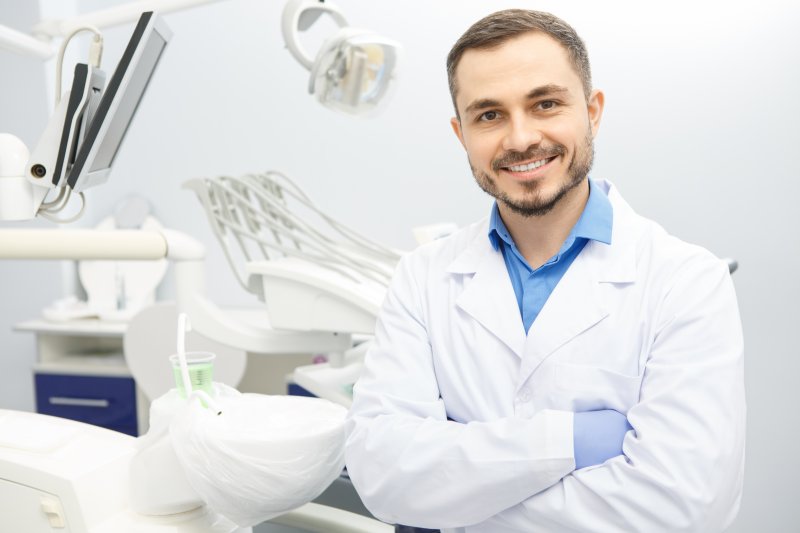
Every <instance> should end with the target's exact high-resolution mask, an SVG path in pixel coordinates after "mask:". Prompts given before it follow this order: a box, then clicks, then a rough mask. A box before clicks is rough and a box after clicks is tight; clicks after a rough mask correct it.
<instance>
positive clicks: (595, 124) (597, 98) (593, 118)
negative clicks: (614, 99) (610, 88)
mask: <svg viewBox="0 0 800 533" xmlns="http://www.w3.org/2000/svg"><path fill="white" fill-rule="evenodd" d="M605 103H606V96H605V95H604V94H603V91H601V90H599V89H595V90H594V91H592V94H591V95H589V101H588V102H587V105H586V109H587V110H588V111H589V126H590V127H591V128H592V138H594V137H595V136H596V135H597V130H599V129H600V119H601V118H603V106H604V105H605Z"/></svg>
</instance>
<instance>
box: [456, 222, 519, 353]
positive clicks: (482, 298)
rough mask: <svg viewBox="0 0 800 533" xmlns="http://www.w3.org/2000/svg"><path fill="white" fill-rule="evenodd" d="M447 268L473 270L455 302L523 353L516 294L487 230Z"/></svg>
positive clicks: (466, 271) (464, 272)
mask: <svg viewBox="0 0 800 533" xmlns="http://www.w3.org/2000/svg"><path fill="white" fill-rule="evenodd" d="M448 272H450V273H451V274H462V275H468V274H470V273H472V272H474V275H473V276H472V279H469V280H465V281H464V285H465V287H464V289H463V291H462V292H461V294H460V295H458V296H457V298H456V305H458V307H460V308H461V309H462V310H464V311H465V312H466V313H468V314H469V315H470V316H471V317H472V318H474V319H475V320H476V321H478V323H480V325H481V326H483V327H484V328H486V329H487V330H488V331H489V332H491V333H492V334H493V335H494V336H496V337H497V338H499V339H500V340H501V341H502V342H503V343H504V344H506V345H507V346H508V347H509V348H510V349H511V350H512V351H513V352H514V353H515V354H517V356H519V357H522V352H523V347H524V345H525V330H524V327H523V325H522V317H521V315H520V312H519V306H518V304H517V297H516V296H515V294H514V288H513V287H512V285H511V279H510V278H509V275H508V270H507V269H506V263H505V261H504V260H503V254H502V253H501V252H499V251H497V250H495V249H494V248H493V247H492V245H491V243H490V242H489V238H488V236H487V233H486V231H483V230H481V231H479V232H478V234H477V236H476V237H475V238H474V239H473V240H472V242H471V243H470V245H469V247H468V248H467V249H466V250H465V251H464V252H463V253H462V254H461V255H460V256H458V257H457V258H456V260H455V261H453V263H451V265H450V267H449V268H448Z"/></svg>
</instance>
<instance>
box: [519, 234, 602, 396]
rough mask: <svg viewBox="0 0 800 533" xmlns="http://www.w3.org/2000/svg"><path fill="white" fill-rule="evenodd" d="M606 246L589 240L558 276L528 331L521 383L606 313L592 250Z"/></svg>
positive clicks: (521, 369) (521, 370)
mask: <svg viewBox="0 0 800 533" xmlns="http://www.w3.org/2000/svg"><path fill="white" fill-rule="evenodd" d="M598 246H606V245H604V244H602V243H597V242H595V241H591V242H589V243H587V245H586V247H585V248H584V249H583V251H582V252H581V254H580V255H579V256H578V257H577V258H576V259H575V261H574V262H573V263H572V265H571V266H570V268H569V269H568V270H567V272H566V273H565V274H564V277H562V278H561V281H559V283H558V285H556V288H555V289H554V290H553V292H552V293H551V294H550V297H549V298H548V299H547V302H546V303H545V305H544V307H542V310H541V311H540V312H539V315H538V316H537V317H536V320H535V321H534V322H533V325H531V328H530V330H529V331H528V336H527V338H526V342H525V355H524V357H523V361H522V366H521V368H520V372H521V374H522V375H521V376H520V377H521V380H520V383H523V382H524V381H525V380H526V379H527V378H528V377H529V376H530V375H531V374H533V372H534V371H535V370H536V369H537V368H538V367H539V365H541V364H542V362H543V361H544V360H545V359H546V358H547V357H548V356H549V355H550V354H552V353H553V352H554V351H555V350H556V349H558V348H559V347H561V346H563V345H564V344H566V343H567V342H569V341H570V340H572V339H573V338H575V337H576V336H577V335H579V334H580V333H582V332H584V331H586V330H588V329H589V328H591V327H592V326H594V325H595V324H597V323H598V322H600V321H601V320H603V319H604V318H605V317H606V316H608V313H609V311H608V308H607V307H606V306H604V305H603V302H602V301H601V299H600V295H599V288H598V281H597V276H596V271H594V272H593V269H592V267H593V266H596V265H595V263H596V261H595V260H594V257H593V255H594V249H595V248H596V247H598Z"/></svg>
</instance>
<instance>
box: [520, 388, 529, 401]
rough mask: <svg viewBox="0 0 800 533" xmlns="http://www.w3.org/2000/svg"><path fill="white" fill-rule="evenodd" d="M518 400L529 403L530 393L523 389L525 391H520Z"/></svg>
mask: <svg viewBox="0 0 800 533" xmlns="http://www.w3.org/2000/svg"><path fill="white" fill-rule="evenodd" d="M519 399H520V400H522V401H523V402H529V401H531V392H530V391H529V390H528V389H525V390H524V391H522V393H521V394H520V395H519Z"/></svg>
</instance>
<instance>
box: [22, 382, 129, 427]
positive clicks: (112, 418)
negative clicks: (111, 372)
mask: <svg viewBox="0 0 800 533" xmlns="http://www.w3.org/2000/svg"><path fill="white" fill-rule="evenodd" d="M34 379H35V382H36V411H37V412H39V413H42V414H46V415H53V416H60V417H62V418H69V419H71V420H77V421H79V422H86V423H88V424H94V425H96V426H101V427H104V428H108V429H113V430H114V431H120V432H122V433H127V434H128V435H133V436H136V435H137V434H138V430H137V421H136V385H135V383H134V381H133V378H125V377H105V376H81V375H68V374H41V373H37V374H35V376H34Z"/></svg>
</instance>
